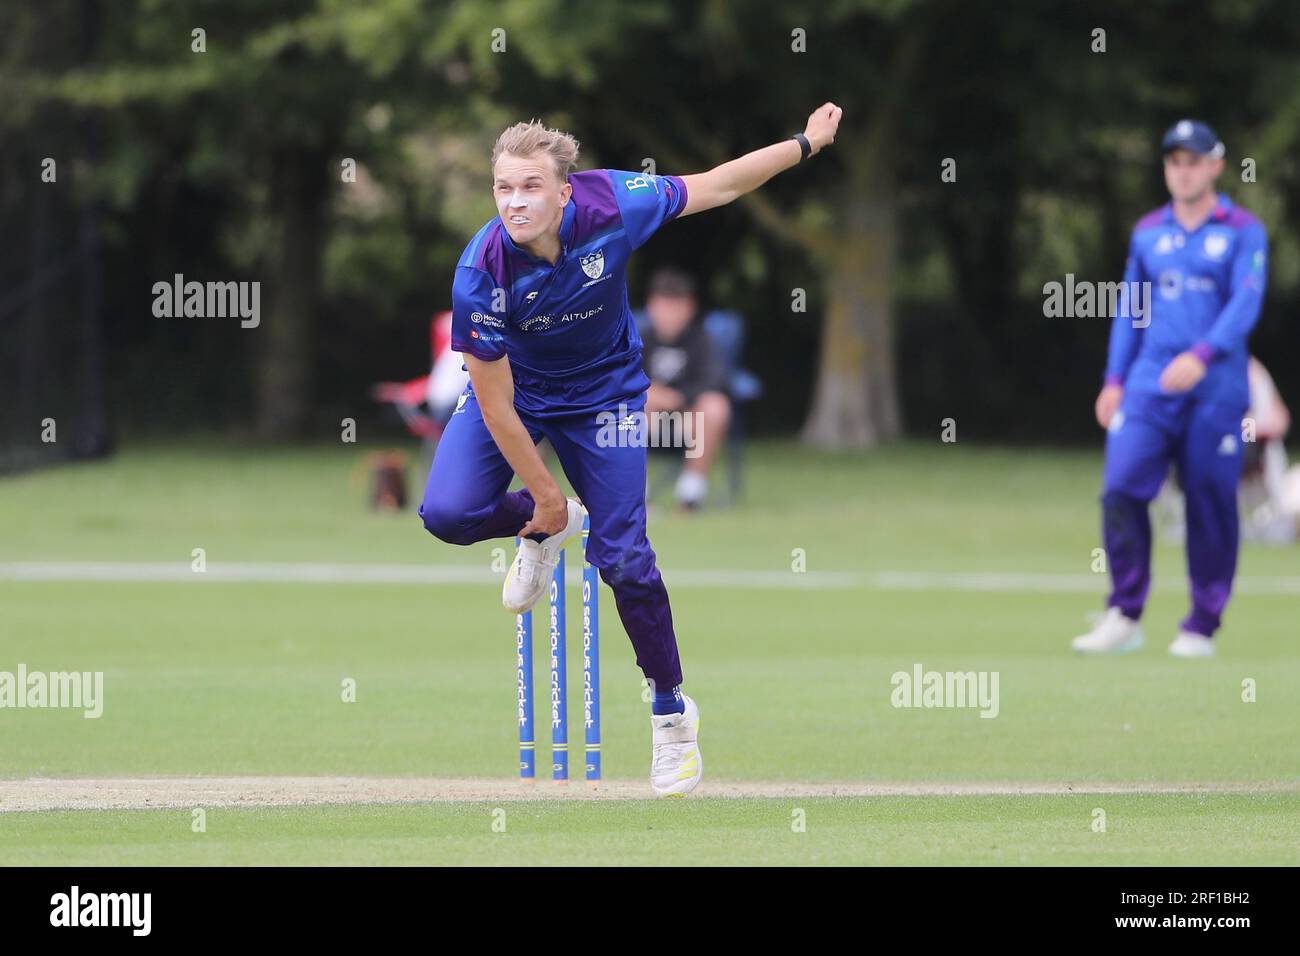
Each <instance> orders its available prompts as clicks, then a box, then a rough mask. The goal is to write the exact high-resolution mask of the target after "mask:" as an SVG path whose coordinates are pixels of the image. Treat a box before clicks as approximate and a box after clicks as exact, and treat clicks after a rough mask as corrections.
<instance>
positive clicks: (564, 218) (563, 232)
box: [501, 197, 578, 266]
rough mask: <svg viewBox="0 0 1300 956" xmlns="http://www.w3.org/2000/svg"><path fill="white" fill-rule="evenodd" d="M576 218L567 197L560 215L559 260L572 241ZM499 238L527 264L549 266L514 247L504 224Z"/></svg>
mask: <svg viewBox="0 0 1300 956" xmlns="http://www.w3.org/2000/svg"><path fill="white" fill-rule="evenodd" d="M577 218H578V210H577V207H576V205H575V203H574V202H573V197H569V201H568V202H567V203H565V205H564V210H563V211H562V212H561V214H560V259H563V258H564V256H565V253H567V252H568V251H569V245H570V242H571V241H572V239H573V224H574V222H575V221H576V220H577ZM501 238H502V239H504V240H505V244H506V248H507V249H509V250H510V251H511V252H512V253H514V254H515V255H517V256H519V257H520V258H521V259H526V260H527V261H529V262H540V263H541V264H542V265H545V266H550V263H549V262H547V261H546V260H545V259H543V258H542V257H541V256H535V255H533V254H532V253H531V252H529V251H528V250H527V249H523V248H521V247H520V246H517V245H515V241H514V240H513V239H511V238H510V233H509V232H508V231H507V230H506V227H505V223H502V224H501ZM555 264H556V265H559V260H556V263H555Z"/></svg>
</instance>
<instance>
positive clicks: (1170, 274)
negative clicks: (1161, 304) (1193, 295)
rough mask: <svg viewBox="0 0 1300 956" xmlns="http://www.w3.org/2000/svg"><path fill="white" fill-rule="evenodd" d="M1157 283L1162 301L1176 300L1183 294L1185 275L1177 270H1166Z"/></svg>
mask: <svg viewBox="0 0 1300 956" xmlns="http://www.w3.org/2000/svg"><path fill="white" fill-rule="evenodd" d="M1157 282H1158V283H1159V286H1160V298H1162V299H1176V298H1178V297H1179V296H1180V295H1182V294H1183V274H1182V273H1181V272H1179V271H1178V270H1177V269H1166V270H1165V271H1164V272H1162V273H1160V277H1159V279H1158V280H1157Z"/></svg>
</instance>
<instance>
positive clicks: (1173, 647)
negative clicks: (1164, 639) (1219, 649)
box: [1169, 631, 1214, 657]
mask: <svg viewBox="0 0 1300 956" xmlns="http://www.w3.org/2000/svg"><path fill="white" fill-rule="evenodd" d="M1169 653H1170V654H1172V655H1173V656H1174V657H1213V656H1214V641H1213V640H1211V639H1210V638H1208V637H1206V636H1205V635H1204V634H1193V633H1192V632H1191V631H1179V632H1178V636H1177V637H1175V638H1174V642H1173V643H1172V644H1170V645H1169Z"/></svg>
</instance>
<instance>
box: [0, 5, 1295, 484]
mask: <svg viewBox="0 0 1300 956" xmlns="http://www.w3.org/2000/svg"><path fill="white" fill-rule="evenodd" d="M196 29H201V30H202V31H203V40H204V45H205V51H204V52H195V50H194V49H193V46H194V43H195V41H194V33H193V31H195V30H196ZM1099 30H1100V31H1104V33H1100V34H1099V33H1098V32H1096V31H1099ZM0 44H3V47H2V49H0V138H2V139H3V142H4V144H5V147H6V148H5V149H4V150H2V151H0V169H2V170H3V180H2V184H0V219H2V221H3V222H4V223H5V225H6V230H5V236H6V239H7V242H6V254H5V255H4V256H3V257H0V396H3V399H4V401H3V411H0V416H2V417H0V421H2V422H3V426H2V427H3V435H4V440H5V448H6V449H7V452H8V461H9V463H10V464H12V463H14V462H16V461H17V462H21V461H26V460H29V459H30V458H32V457H39V454H40V452H41V450H42V449H41V446H40V445H39V444H38V438H39V428H40V426H39V422H40V421H41V420H42V419H44V418H45V417H47V416H54V417H57V418H58V420H59V422H60V428H61V429H62V431H61V432H60V442H59V447H60V449H61V451H62V452H63V453H68V452H72V453H75V454H80V455H94V454H99V453H103V452H106V451H108V450H110V449H111V448H112V447H113V445H114V443H115V442H117V441H120V440H122V439H123V438H129V437H130V436H134V435H153V436H170V435H176V434H178V433H188V432H203V433H212V432H216V433H220V434H223V435H241V436H248V437H256V438H260V439H263V440H286V439H295V438H310V437H312V436H316V435H324V434H337V432H338V427H339V421H340V419H341V418H343V417H345V416H346V417H353V418H356V419H357V420H358V421H359V422H361V423H362V427H363V435H365V434H369V435H371V436H373V435H375V434H376V432H375V431H374V427H376V426H378V423H379V420H380V417H379V409H378V408H377V407H376V406H374V405H373V404H372V403H371V402H370V401H369V399H368V397H367V388H368V385H369V384H370V383H371V382H374V381H377V380H382V379H400V378H406V377H414V376H416V375H419V374H422V373H423V372H424V371H426V370H427V364H428V319H429V317H430V315H431V314H432V313H433V312H435V311H438V310H441V309H443V308H447V307H448V306H449V304H450V286H451V281H452V272H453V268H454V265H455V262H456V259H457V258H458V256H459V254H460V252H461V250H462V249H463V247H464V245H465V243H466V242H467V241H468V239H469V237H470V236H471V235H472V234H473V232H474V231H475V230H476V229H477V228H478V227H479V226H480V225H482V223H483V222H485V221H486V220H487V219H489V218H490V217H492V216H493V215H495V209H494V206H493V204H492V201H491V198H490V195H489V190H488V182H489V180H488V176H489V170H488V156H489V152H490V149H491V145H492V142H493V141H494V139H495V138H496V136H497V134H498V133H499V132H500V131H501V130H502V129H503V128H504V127H505V126H507V125H509V124H511V123H513V122H516V121H519V120H526V119H530V118H532V117H538V118H541V119H543V120H544V121H545V122H546V123H547V124H548V125H551V126H557V127H560V128H563V129H566V130H568V131H570V132H572V133H573V134H574V135H575V136H577V137H578V139H579V140H580V141H581V143H582V156H581V160H580V167H581V168H592V167H597V166H608V167H615V168H623V169H641V168H643V166H644V164H645V162H646V160H652V161H653V162H654V164H655V167H656V171H658V172H660V173H689V172H699V171H702V170H704V169H707V168H709V167H710V166H712V165H715V164H717V163H719V162H722V161H724V160H726V159H729V158H732V157H734V156H736V155H739V154H741V153H743V152H746V151H748V150H750V149H753V148H757V147H759V146H762V145H765V144H767V143H769V142H773V141H775V140H777V139H780V138H783V137H786V136H788V135H790V134H791V133H793V132H795V131H797V130H799V129H802V125H803V122H804V120H805V118H806V116H807V114H808V112H809V111H810V110H811V109H812V108H813V107H815V106H817V105H818V104H820V103H822V102H824V101H826V100H833V101H835V102H836V103H838V104H839V105H841V106H842V107H843V108H844V120H843V123H842V125H841V128H840V134H839V137H838V139H837V141H836V144H835V145H834V146H833V147H832V148H831V149H829V150H828V151H826V152H825V153H823V154H821V155H819V156H817V157H815V158H814V160H812V161H811V162H810V163H808V164H806V165H804V166H803V167H800V168H796V169H794V170H791V171H789V172H788V173H786V174H783V175H782V176H780V177H778V178H777V179H775V180H774V181H772V182H771V183H769V184H768V186H766V187H764V189H763V190H761V191H760V192H759V193H757V194H754V195H752V196H750V197H747V198H746V199H744V200H742V201H740V202H738V203H737V204H735V205H734V206H731V207H727V208H725V209H723V210H718V211H715V212H712V213H710V214H707V215H704V216H699V217H692V218H690V219H687V220H683V221H682V222H680V223H674V224H671V225H670V226H668V227H667V228H666V229H665V230H664V232H662V233H661V234H660V235H659V236H658V237H657V238H656V239H654V240H652V241H651V242H650V243H649V244H648V245H647V246H646V247H645V248H643V249H642V250H641V252H639V253H638V256H637V257H636V258H635V259H634V261H633V266H632V268H631V270H630V275H629V278H630V290H631V296H632V300H633V304H634V306H635V305H636V304H638V302H639V297H640V294H641V292H642V290H643V288H644V284H645V281H646V279H647V277H648V275H649V274H650V272H652V271H653V269H654V268H655V267H656V266H658V265H661V264H668V263H671V264H675V265H679V266H681V267H683V268H685V269H687V270H688V271H690V272H691V273H692V274H693V275H694V276H695V277H696V278H697V280H698V282H699V285H700V288H701V290H702V294H703V298H704V305H705V306H706V307H726V308H732V309H736V310H739V311H740V312H741V313H743V314H744V315H745V316H746V317H747V319H748V334H749V340H748V343H747V348H746V355H745V361H746V364H747V365H748V366H749V367H751V368H753V369H754V370H755V371H756V372H757V373H758V374H759V375H760V377H761V378H762V379H763V380H764V383H765V385H766V389H767V390H766V393H765V395H764V397H763V398H762V399H761V400H760V401H759V403H758V404H757V406H756V407H755V408H754V409H753V410H752V412H751V416H750V422H751V428H752V430H754V431H758V432H762V433H769V434H798V435H801V436H802V437H803V438H804V439H805V440H806V441H809V442H811V443H815V444H818V445H821V446H827V447H845V448H857V447H869V446H871V445H873V444H875V443H876V442H879V441H883V440H889V439H892V438H896V437H899V436H902V435H905V434H913V435H931V434H937V432H938V430H939V428H940V421H941V420H942V419H944V418H949V417H951V418H955V419H956V420H957V423H958V426H957V427H958V434H959V435H960V437H961V438H963V439H965V438H978V439H986V440H1000V441H1016V442H1039V443H1062V442H1082V441H1096V440H1097V437H1098V436H1097V433H1096V426H1095V424H1094V423H1093V422H1092V412H1091V406H1092V399H1093V397H1094V395H1095V392H1096V389H1097V387H1098V385H1099V381H1100V376H1101V372H1102V366H1103V363H1104V352H1105V344H1106V338H1107V332H1108V327H1109V323H1108V322H1107V321H1106V320H1103V319H1083V318H1074V319H1048V318H1045V317H1044V316H1043V310H1042V302H1043V295H1042V287H1043V284H1044V283H1046V282H1051V281H1062V280H1063V279H1064V277H1065V275H1066V274H1067V273H1073V274H1074V275H1075V276H1076V277H1078V278H1080V279H1090V280H1095V281H1114V280H1118V279H1119V278H1120V277H1121V274H1122V270H1123V264H1124V257H1125V254H1126V250H1127V242H1128V235H1129V231H1130V229H1131V228H1132V224H1133V222H1134V221H1135V220H1136V219H1137V218H1138V217H1139V216H1140V215H1141V214H1142V213H1144V212H1145V211H1147V210H1148V209H1150V208H1152V207H1154V206H1156V205H1159V204H1161V203H1162V202H1163V201H1165V199H1166V198H1167V197H1166V194H1165V192H1164V186H1163V179H1162V173H1161V168H1160V153H1159V137H1160V134H1161V133H1162V132H1163V130H1164V129H1165V128H1166V127H1167V126H1169V125H1170V124H1171V123H1172V122H1174V121H1176V120H1177V119H1179V118H1182V117H1183V116H1195V117H1199V118H1203V119H1205V120H1207V121H1208V122H1210V123H1211V124H1212V125H1213V126H1215V128H1216V129H1217V130H1218V132H1219V133H1220V135H1221V136H1222V137H1223V138H1224V140H1225V142H1226V143H1227V147H1228V154H1227V169H1226V171H1225V175H1224V178H1223V180H1222V181H1221V188H1222V189H1223V191H1225V192H1226V193H1228V194H1229V195H1231V196H1232V197H1233V198H1234V199H1235V200H1236V201H1238V202H1240V203H1242V204H1244V205H1246V206H1248V207H1249V208H1251V209H1252V210H1253V211H1255V212H1256V213H1257V214H1258V215H1259V216H1260V217H1261V218H1263V219H1264V221H1265V222H1266V224H1267V225H1268V227H1269V230H1270V236H1271V240H1272V250H1271V252H1272V257H1271V270H1270V271H1271V275H1270V290H1269V294H1268V298H1267V303H1266V306H1265V313H1264V316H1263V318H1262V320H1261V323H1260V326H1259V329H1258V331H1257V333H1256V336H1255V339H1254V345H1255V351H1256V353H1257V354H1259V355H1260V356H1261V357H1262V358H1263V359H1264V361H1265V362H1266V364H1268V365H1269V367H1270V368H1271V369H1272V370H1273V372H1274V375H1275V377H1276V379H1277V381H1278V384H1279V387H1280V388H1281V390H1282V393H1283V396H1284V397H1288V398H1291V399H1292V400H1293V404H1300V331H1298V329H1300V323H1298V322H1297V319H1298V318H1300V315H1298V312H1297V310H1298V309H1300V248H1298V246H1297V232H1296V226H1295V224H1296V223H1297V222H1298V221H1300V164H1298V163H1297V161H1296V159H1295V155H1296V152H1297V147H1300V54H1298V53H1297V51H1300V17H1297V16H1296V8H1295V5H1294V3H1293V2H1290V0H1205V2H1199V3H1182V2H1174V0H1150V2H1147V3H1143V4H1131V3H1125V2H1096V3H1080V2H1065V0H1007V2H984V0H979V2H969V0H839V2H835V3H820V2H798V0H796V2H784V3H782V4H780V5H778V6H773V5H771V4H769V3H764V2H759V0H716V2H707V0H706V2H700V0H646V2H638V3H635V4H632V3H628V2H606V3H573V2H567V3H566V2H561V0H504V2H502V0H497V2H488V0H459V2H455V3H428V2H419V0H376V2H371V3H357V2H350V0H287V2H276V3H268V2H262V0H224V2H212V0H170V2H165V0H122V2H114V3H108V2H102V0H46V2H43V3H41V4H31V5H29V4H22V5H19V4H7V5H5V6H4V7H3V8H0ZM1103 45H1104V50H1103ZM503 46H504V49H503V48H502V47H503ZM50 158H52V159H53V160H55V164H56V169H57V179H56V181H55V182H43V181H42V175H41V174H42V169H43V163H44V162H45V160H47V159H50ZM347 159H353V160H355V162H356V167H357V176H356V181H355V182H344V181H343V177H342V176H341V169H342V164H343V162H344V161H345V160H347ZM946 159H952V160H955V163H956V166H955V169H956V181H955V182H944V181H943V179H942V178H941V173H942V168H943V167H942V164H943V162H944V161H945V160H946ZM1243 159H1250V160H1252V161H1253V163H1254V169H1255V177H1256V179H1255V181H1254V182H1243V181H1242V179H1241V162H1242V160H1243ZM175 273H182V274H183V275H184V276H185V278H186V279H187V280H198V281H229V280H248V281H260V282H261V285H262V313H263V314H262V321H261V325H260V326H259V327H258V328H257V329H247V330H245V329H241V328H240V327H239V323H238V321H237V320H232V319H214V318H204V319H197V318H188V319H186V318H171V319H159V318H155V317H154V315H153V310H152V305H153V292H152V288H153V284H154V283H155V282H159V281H170V280H171V278H172V276H173V275H174V274H175ZM795 290H804V291H805V293H806V304H807V308H806V311H803V312H799V311H794V310H792V307H791V304H792V301H793V300H794V296H795V295H796V293H795ZM365 429H370V430H369V431H368V432H366V431H365ZM389 434H392V435H393V436H394V437H396V436H397V435H398V434H399V433H398V432H397V431H395V430H393V431H390V432H389ZM44 451H46V452H48V451H49V449H48V448H47V449H44ZM24 456H26V457H24Z"/></svg>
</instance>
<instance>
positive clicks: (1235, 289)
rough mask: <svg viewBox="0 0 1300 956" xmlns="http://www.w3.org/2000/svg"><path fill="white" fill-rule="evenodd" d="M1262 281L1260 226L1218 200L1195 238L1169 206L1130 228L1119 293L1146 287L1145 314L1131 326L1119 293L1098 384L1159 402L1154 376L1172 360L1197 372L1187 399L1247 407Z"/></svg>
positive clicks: (1264, 243)
mask: <svg viewBox="0 0 1300 956" xmlns="http://www.w3.org/2000/svg"><path fill="white" fill-rule="evenodd" d="M1267 275H1268V236H1267V234H1266V232H1265V230H1264V226H1263V224H1262V223H1261V222H1260V221H1259V220H1258V219H1256V218H1255V217H1254V216H1253V215H1251V214H1250V213H1249V212H1247V211H1246V210H1245V209H1243V208H1241V207H1240V206H1236V205H1234V204H1233V202H1232V201H1231V200H1230V199H1228V197H1226V196H1219V197H1217V201H1216V203H1215V206H1214V209H1213V211H1212V212H1211V213H1210V215H1209V217H1208V218H1207V219H1206V220H1205V222H1204V223H1202V224H1201V225H1200V226H1198V227H1197V228H1196V229H1193V230H1190V231H1189V230H1187V229H1184V228H1183V226H1182V225H1181V224H1180V223H1179V222H1178V220H1177V219H1175V218H1174V213H1173V206H1172V204H1166V205H1164V206H1161V207H1160V208H1159V209H1156V210H1154V211H1152V212H1149V213H1147V214H1146V215H1145V216H1143V217H1142V218H1141V219H1139V220H1138V223H1137V225H1136V226H1134V228H1133V237H1132V240H1131V241H1130V243H1129V254H1128V264H1127V267H1126V268H1125V271H1124V288H1125V290H1128V289H1131V288H1133V286H1132V285H1131V284H1132V283H1136V282H1150V283H1151V301H1150V312H1149V314H1148V315H1147V316H1145V317H1144V318H1142V319H1140V320H1139V326H1140V325H1141V323H1142V322H1147V321H1149V323H1150V324H1149V325H1147V326H1146V327H1145V328H1142V327H1135V325H1134V322H1133V316H1132V315H1131V312H1132V309H1131V308H1130V303H1129V296H1128V295H1127V292H1126V293H1125V294H1122V295H1121V297H1120V307H1119V308H1118V309H1117V310H1116V315H1115V320H1114V322H1113V323H1112V325H1111V332H1110V354H1109V360H1108V362H1107V365H1106V381H1107V382H1108V383H1114V384H1123V385H1124V387H1125V391H1126V393H1129V392H1132V393H1137V394H1147V395H1160V394H1163V393H1162V392H1161V389H1160V384H1159V381H1160V373H1161V372H1163V371H1164V369H1165V366H1167V365H1168V364H1169V362H1170V361H1171V360H1172V359H1173V358H1174V356H1176V355H1178V354H1179V353H1181V352H1186V351H1189V350H1191V351H1194V352H1195V353H1196V354H1197V355H1198V356H1199V357H1200V358H1201V360H1202V361H1204V362H1205V363H1206V366H1207V369H1206V374H1205V378H1204V379H1202V380H1201V382H1200V383H1198V384H1197V386H1196V387H1195V388H1194V389H1192V390H1191V391H1190V392H1188V393H1187V395H1186V397H1187V398H1194V399H1197V400H1208V401H1213V402H1216V403H1217V402H1223V403H1226V404H1228V405H1231V406H1237V405H1240V407H1241V409H1242V411H1244V410H1245V409H1246V406H1247V405H1248V404H1249V396H1248V389H1247V384H1246V363H1247V360H1248V359H1249V351H1248V346H1247V343H1248V340H1249V338H1250V333H1251V330H1252V329H1254V327H1255V323H1256V321H1258V319H1259V313H1260V307H1261V305H1262V304H1263V300H1264V286H1265V282H1266V279H1267Z"/></svg>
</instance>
